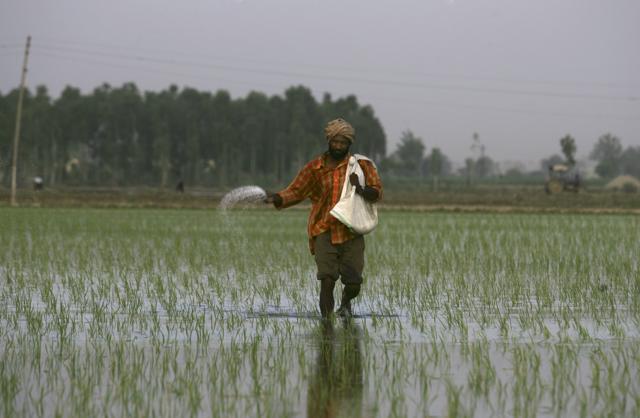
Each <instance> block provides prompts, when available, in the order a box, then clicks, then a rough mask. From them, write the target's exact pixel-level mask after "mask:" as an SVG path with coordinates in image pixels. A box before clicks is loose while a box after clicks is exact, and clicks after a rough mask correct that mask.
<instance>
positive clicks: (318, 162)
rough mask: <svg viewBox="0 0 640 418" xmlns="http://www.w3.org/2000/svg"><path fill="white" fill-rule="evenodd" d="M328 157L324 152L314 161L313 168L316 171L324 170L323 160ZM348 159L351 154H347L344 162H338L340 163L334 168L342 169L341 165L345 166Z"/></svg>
mask: <svg viewBox="0 0 640 418" xmlns="http://www.w3.org/2000/svg"><path fill="white" fill-rule="evenodd" d="M328 156H329V151H325V152H324V153H322V154H320V155H319V156H318V158H316V161H315V162H314V164H313V168H315V169H316V170H318V169H320V168H324V166H325V160H326V158H327V157H328ZM350 157H351V153H348V154H347V156H346V157H345V158H344V160H342V161H340V163H339V164H338V165H337V166H336V167H335V168H338V167H342V166H343V165H345V164H347V163H348V162H349V158H350Z"/></svg>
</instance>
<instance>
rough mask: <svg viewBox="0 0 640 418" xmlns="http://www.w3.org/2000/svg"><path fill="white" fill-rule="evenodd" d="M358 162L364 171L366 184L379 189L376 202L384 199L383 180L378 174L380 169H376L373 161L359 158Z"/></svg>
mask: <svg viewBox="0 0 640 418" xmlns="http://www.w3.org/2000/svg"><path fill="white" fill-rule="evenodd" d="M358 163H359V164H360V167H361V168H362V171H363V172H364V182H365V185H366V186H369V187H372V188H374V189H376V190H377V191H378V199H376V202H379V201H380V200H381V199H382V181H381V180H380V176H379V175H378V170H376V167H375V166H374V165H373V163H372V162H371V161H367V160H359V161H358Z"/></svg>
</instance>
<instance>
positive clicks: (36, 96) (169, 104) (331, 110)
mask: <svg viewBox="0 0 640 418" xmlns="http://www.w3.org/2000/svg"><path fill="white" fill-rule="evenodd" d="M17 96H18V90H17V89H16V90H13V91H10V92H8V93H7V94H6V95H2V94H0V183H2V184H5V185H7V184H8V182H9V176H10V155H11V138H12V137H13V129H14V123H15V112H16V104H17ZM336 117H343V118H345V119H346V120H348V121H349V122H350V123H351V124H352V125H353V126H354V128H355V129H356V136H357V139H356V141H355V144H354V151H355V152H360V153H363V154H366V155H368V156H370V157H371V158H373V159H374V160H380V159H382V158H383V157H384V156H385V154H386V136H385V133H384V130H383V127H382V125H381V123H380V121H379V120H378V118H377V117H376V115H375V113H374V110H373V108H372V107H371V106H368V105H365V106H363V105H360V104H359V103H358V100H357V98H356V97H355V96H347V97H344V98H339V99H337V100H333V99H332V97H331V96H330V95H329V94H325V95H324V97H323V98H322V100H321V101H317V100H316V99H315V98H314V96H313V95H312V94H311V91H310V90H309V89H308V88H306V87H304V86H295V87H290V88H288V89H287V90H286V91H285V92H284V94H283V95H282V96H279V95H274V96H267V95H265V94H263V93H259V92H251V93H249V94H248V95H247V96H246V97H243V98H237V99H233V98H232V97H231V96H230V94H229V93H228V92H227V91H224V90H219V91H217V92H215V93H212V92H207V91H198V90H196V89H193V88H183V89H179V88H178V87H177V86H175V85H172V86H170V87H168V88H167V89H165V90H162V91H160V92H150V91H147V92H141V91H140V90H139V89H138V88H137V86H136V85H135V84H133V83H126V84H124V85H122V86H121V87H112V86H110V85H108V84H103V85H102V86H100V87H98V88H96V89H94V90H93V91H92V92H91V93H88V94H83V93H82V92H81V91H80V90H79V89H77V88H74V87H66V88H65V89H64V90H63V91H62V93H61V94H60V96H59V97H58V98H56V99H53V98H52V97H51V96H50V95H49V93H48V91H47V88H46V87H44V86H39V87H37V88H36V90H35V92H33V93H32V92H29V91H26V92H25V98H24V104H23V117H22V133H21V139H20V146H19V148H18V150H19V164H18V178H19V179H20V180H21V181H20V182H21V183H22V184H23V185H24V184H25V183H26V182H27V181H29V182H30V181H31V179H33V178H34V177H36V176H38V177H42V179H43V181H44V182H45V184H47V185H48V186H51V185H54V186H55V185H100V186H130V185H150V186H161V187H173V186H174V185H175V184H176V183H177V182H180V181H181V182H184V183H185V184H188V185H199V186H214V187H223V188H224V187H230V186H234V185H239V184H249V183H258V184H265V185H275V184H283V183H287V182H288V181H289V180H290V179H291V178H292V176H293V175H295V173H296V172H297V171H298V170H299V169H300V168H301V167H302V165H303V164H304V163H305V162H306V161H307V160H309V159H310V158H311V157H313V156H314V155H317V154H318V153H320V152H322V151H324V150H325V149H326V142H325V141H324V139H323V129H324V126H325V124H326V123H327V122H328V121H329V120H331V119H334V118H336Z"/></svg>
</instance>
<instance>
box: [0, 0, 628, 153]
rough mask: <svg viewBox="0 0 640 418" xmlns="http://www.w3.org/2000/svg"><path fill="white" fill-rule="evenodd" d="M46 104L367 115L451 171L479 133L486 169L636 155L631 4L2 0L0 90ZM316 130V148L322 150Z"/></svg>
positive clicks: (392, 139) (609, 0) (616, 0)
mask: <svg viewBox="0 0 640 418" xmlns="http://www.w3.org/2000/svg"><path fill="white" fill-rule="evenodd" d="M28 34H31V36H32V37H33V41H32V45H33V46H32V50H31V55H30V58H29V73H28V77H27V82H28V85H29V86H30V87H34V86H35V85H37V84H45V85H47V86H48V87H49V89H50V92H51V94H52V95H54V97H57V96H58V94H59V93H60V91H61V89H62V88H63V87H64V86H65V85H68V84H70V85H73V86H76V87H80V88H81V89H82V90H83V91H85V92H89V91H91V90H92V89H93V88H94V87H96V86H98V85H100V84H102V83H103V82H108V83H110V84H111V85H114V86H119V85H121V84H122V83H124V82H127V81H134V82H135V83H136V84H137V85H138V87H140V88H141V89H142V90H160V89H163V88H166V87H167V86H168V85H169V84H171V83H175V84H177V85H179V86H190V87H195V88H197V89H201V90H211V91H216V90H218V89H226V90H228V91H229V92H230V93H231V94H232V96H234V97H241V96H244V95H246V94H247V93H248V92H249V91H251V90H257V91H262V92H265V93H267V94H269V95H273V94H282V93H283V92H284V90H285V89H286V88H287V87H289V86H291V85H299V84H302V85H305V86H307V87H309V88H310V89H311V90H312V91H313V92H314V95H315V96H316V97H317V98H318V99H320V98H321V97H322V94H323V93H324V92H329V93H331V95H332V96H333V97H334V98H338V97H341V96H345V95H348V94H355V95H356V96H357V97H358V99H359V101H360V103H362V104H370V105H372V106H373V108H374V109H375V112H376V114H377V116H378V117H379V118H380V120H381V122H382V124H383V126H384V128H385V131H386V133H387V137H388V143H389V151H393V150H394V149H395V145H396V143H397V142H398V139H399V137H400V135H401V133H402V132H403V131H404V130H412V131H413V132H414V133H415V134H416V135H417V136H419V137H421V138H423V140H424V142H425V145H426V146H427V151H428V152H429V151H430V150H431V148H432V147H434V146H438V147H440V148H441V149H442V150H443V151H444V152H445V154H447V155H449V156H450V157H451V158H452V159H453V160H454V161H462V160H464V158H466V157H468V156H471V155H472V150H471V148H470V147H471V143H472V135H473V133H474V132H478V134H479V135H480V142H481V143H482V144H483V145H484V146H485V147H486V152H487V154H488V155H489V156H491V157H492V158H494V159H495V160H498V161H504V160H520V161H524V162H527V161H531V162H537V161H538V160H540V159H541V158H543V157H546V156H548V155H549V154H551V153H554V152H559V145H558V142H559V138H561V137H562V136H563V135H565V134H567V133H570V134H571V135H573V136H574V137H575V138H576V142H577V145H578V156H579V157H586V156H587V155H588V153H589V151H590V150H591V148H592V147H593V144H594V143H595V141H596V140H597V138H598V137H599V136H600V135H602V134H604V133H606V132H611V133H613V134H615V135H617V136H618V137H620V138H621V140H622V143H623V144H624V145H625V146H627V145H640V1H639V0H422V1H418V0H393V1H391V0H388V1H387V0H244V1H242V0H184V1H176V0H153V1H151V0H147V1H143V0H109V1H102V0H1V1H0V75H1V79H0V91H2V92H3V93H6V92H7V91H8V90H9V89H11V88H13V87H15V86H17V85H18V84H19V79H20V67H21V64H22V53H23V49H24V43H25V39H26V36H27V35H28ZM320 135H321V134H320V133H319V138H320Z"/></svg>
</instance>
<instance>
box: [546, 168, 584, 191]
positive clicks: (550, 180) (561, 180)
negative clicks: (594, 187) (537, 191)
mask: <svg viewBox="0 0 640 418" xmlns="http://www.w3.org/2000/svg"><path fill="white" fill-rule="evenodd" d="M580 187H581V184H580V174H579V173H578V170H577V169H576V168H575V167H571V166H568V165H565V164H554V165H550V166H549V172H548V174H547V181H546V183H545V187H544V189H545V191H546V192H547V194H555V193H560V192H563V191H571V192H578V191H579V190H580Z"/></svg>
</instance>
